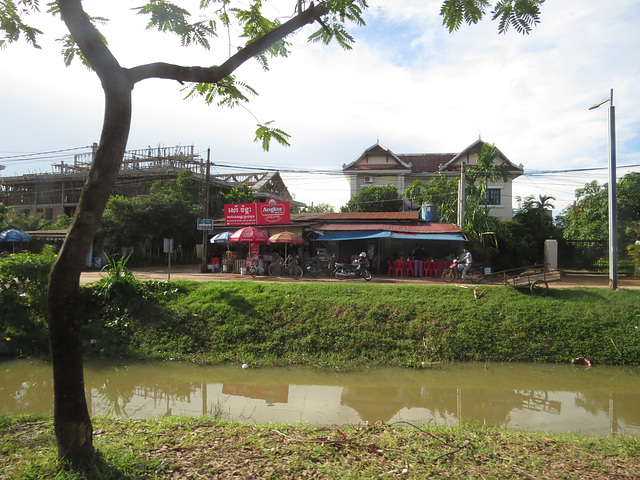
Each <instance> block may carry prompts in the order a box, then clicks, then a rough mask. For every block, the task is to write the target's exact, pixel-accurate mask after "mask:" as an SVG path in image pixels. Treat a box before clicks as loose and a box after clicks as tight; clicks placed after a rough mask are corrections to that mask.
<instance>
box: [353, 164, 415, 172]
mask: <svg viewBox="0 0 640 480" xmlns="http://www.w3.org/2000/svg"><path fill="white" fill-rule="evenodd" d="M393 169H395V170H397V169H402V170H406V167H403V166H402V165H397V164H395V163H393V164H389V163H358V164H356V165H352V166H350V167H346V168H344V169H343V170H344V171H345V172H352V171H357V170H393Z"/></svg>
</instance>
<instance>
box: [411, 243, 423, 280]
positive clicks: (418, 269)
mask: <svg viewBox="0 0 640 480" xmlns="http://www.w3.org/2000/svg"><path fill="white" fill-rule="evenodd" d="M412 255H413V262H414V263H413V268H414V270H415V275H416V277H420V278H423V277H424V257H425V252H424V247H423V246H422V245H416V248H414V249H413V252H412Z"/></svg>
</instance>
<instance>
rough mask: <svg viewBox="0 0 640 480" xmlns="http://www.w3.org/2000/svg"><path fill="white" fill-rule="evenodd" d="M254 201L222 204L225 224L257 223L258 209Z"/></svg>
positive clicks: (243, 224) (242, 224)
mask: <svg viewBox="0 0 640 480" xmlns="http://www.w3.org/2000/svg"><path fill="white" fill-rule="evenodd" d="M256 205H257V204H255V203H236V204H229V205H225V206H224V220H225V223H226V224H227V225H238V226H245V225H257V224H258V214H257V212H258V209H257V207H256Z"/></svg>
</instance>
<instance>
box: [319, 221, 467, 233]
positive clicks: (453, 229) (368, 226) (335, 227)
mask: <svg viewBox="0 0 640 480" xmlns="http://www.w3.org/2000/svg"><path fill="white" fill-rule="evenodd" d="M311 229H312V230H322V231H342V232H344V231H363V230H385V231H389V232H398V233H460V232H461V229H460V227H458V226H457V225H454V224H453V223H421V224H412V225H402V224H396V223H316V224H314V225H311Z"/></svg>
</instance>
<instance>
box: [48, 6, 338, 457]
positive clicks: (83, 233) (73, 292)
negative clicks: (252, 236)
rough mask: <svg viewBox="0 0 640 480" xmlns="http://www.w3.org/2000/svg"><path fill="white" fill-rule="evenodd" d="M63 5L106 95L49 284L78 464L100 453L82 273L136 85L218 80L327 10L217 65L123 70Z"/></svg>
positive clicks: (56, 360)
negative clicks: (85, 341)
mask: <svg viewBox="0 0 640 480" xmlns="http://www.w3.org/2000/svg"><path fill="white" fill-rule="evenodd" d="M57 3H58V6H59V7H60V14H61V16H62V20H63V21H64V23H65V24H66V26H67V28H68V29H69V32H70V33H71V35H72V37H73V39H74V41H75V42H76V44H77V45H78V47H79V48H80V50H81V51H82V53H83V55H84V56H85V58H86V59H87V60H88V62H89V63H90V65H91V67H92V68H93V69H94V70H95V72H96V74H97V75H98V77H99V78H100V81H101V83H102V89H103V90H104V93H105V117H104V123H103V128H102V134H101V137H100V144H99V146H98V150H97V151H96V156H95V158H94V160H93V163H92V165H91V170H90V172H89V176H88V178H87V180H86V182H85V185H84V188H83V190H82V193H81V195H80V201H79V203H78V207H77V209H76V214H75V216H74V218H73V222H72V223H71V228H70V230H69V233H68V235H67V238H66V239H65V241H64V244H63V245H62V249H61V250H60V253H59V255H58V257H57V259H56V262H55V263H54V265H53V269H52V271H51V279H50V282H49V297H48V316H47V321H48V323H49V337H50V341H51V355H52V360H53V382H54V389H53V391H54V427H55V432H56V441H57V445H58V456H59V457H60V458H61V459H63V460H68V461H69V462H71V463H72V464H74V465H78V464H81V463H83V461H85V460H88V459H89V458H90V457H91V456H92V455H93V452H94V448H93V441H92V434H93V429H92V426H91V418H90V416H89V411H88V409H87V401H86V397H85V391H84V373H83V363H82V332H81V320H82V319H81V318H79V316H78V313H77V312H78V309H77V302H78V298H79V291H80V273H81V272H82V268H83V265H84V262H85V260H86V258H87V255H88V254H89V250H90V248H91V244H92V242H93V237H94V235H95V232H96V228H97V226H98V223H99V222H100V218H101V217H102V213H103V212H104V209H105V206H106V204H107V200H108V199H109V194H110V193H111V189H112V188H113V185H114V184H115V182H116V179H117V177H118V172H119V171H120V165H121V163H122V158H123V156H124V152H125V149H126V145H127V139H128V137H129V128H130V125H131V91H132V89H133V85H135V83H137V82H139V81H141V80H144V79H147V78H167V79H174V80H178V81H180V82H207V83H215V82H218V81H220V80H221V79H222V78H225V77H226V76H227V75H229V74H231V73H232V72H233V71H234V70H235V69H236V68H238V67H239V66H240V65H241V64H242V63H244V62H245V61H247V60H248V59H250V58H252V57H253V56H254V55H257V54H259V53H260V52H262V51H263V50H264V49H265V48H268V47H269V46H270V45H272V44H273V43H274V42H277V41H279V40H281V39H282V38H285V37H286V36H287V35H290V34H291V33H293V32H295V31H296V30H297V29H299V28H301V27H303V26H304V25H307V24H309V23H313V22H314V21H315V20H316V19H319V18H320V17H321V16H322V15H324V14H325V13H326V12H327V9H326V7H325V6H324V5H315V6H310V7H309V8H308V9H307V10H305V11H304V12H301V13H299V14H298V15H296V16H295V17H294V18H293V19H291V20H289V21H288V22H286V23H284V24H283V25H280V26H279V27H277V28H275V29H274V30H272V31H270V32H268V33H266V34H264V35H263V36H262V37H261V38H259V39H257V40H256V41H254V42H250V43H249V44H248V45H247V46H246V47H244V48H243V49H241V50H240V51H238V52H236V54H235V55H233V56H232V57H231V58H229V59H228V60H227V61H225V62H224V63H223V64H222V65H221V66H219V67H213V68H202V67H180V66H177V65H170V64H165V63H154V64H148V65H141V66H138V67H134V68H132V69H124V68H122V67H121V66H120V65H119V64H118V61H117V60H116V59H115V57H114V56H113V55H112V54H111V51H110V50H109V49H108V48H107V46H106V45H105V43H104V41H103V40H102V37H101V36H100V34H99V32H98V31H97V30H96V29H95V27H94V26H93V25H92V23H91V21H90V19H89V17H88V16H87V15H86V13H85V12H84V10H83V9H82V0H57ZM312 5H313V3H312Z"/></svg>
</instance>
